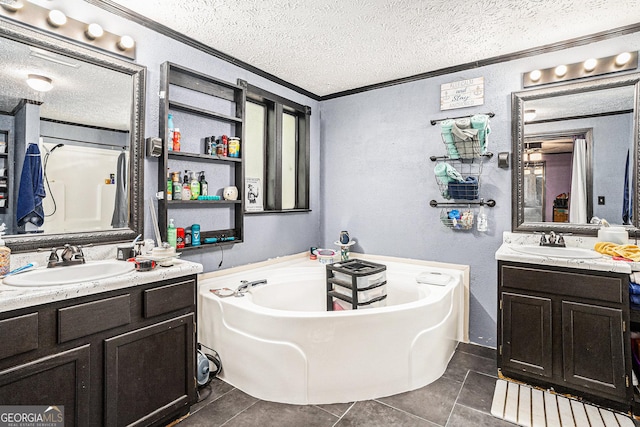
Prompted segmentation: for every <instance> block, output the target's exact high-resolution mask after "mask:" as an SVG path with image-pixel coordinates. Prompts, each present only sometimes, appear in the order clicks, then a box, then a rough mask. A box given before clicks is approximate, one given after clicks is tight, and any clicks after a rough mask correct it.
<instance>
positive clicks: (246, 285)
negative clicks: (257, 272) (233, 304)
mask: <svg viewBox="0 0 640 427" xmlns="http://www.w3.org/2000/svg"><path fill="white" fill-rule="evenodd" d="M240 283H241V285H240V286H238V288H237V289H236V296H237V297H241V296H243V295H244V294H245V293H246V292H248V291H249V289H251V288H252V287H254V286H257V285H266V284H267V279H261V280H254V281H253V282H248V281H246V280H241V281H240Z"/></svg>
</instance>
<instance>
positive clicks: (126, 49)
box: [0, 0, 136, 59]
mask: <svg viewBox="0 0 640 427" xmlns="http://www.w3.org/2000/svg"><path fill="white" fill-rule="evenodd" d="M19 3H20V4H21V5H22V7H18V8H16V7H15V6H14V5H5V4H3V3H2V0H0V6H2V7H0V17H5V18H9V19H11V20H14V21H17V22H19V23H21V24H26V25H29V26H31V27H35V28H37V29H40V30H45V31H49V32H52V33H55V34H56V35H59V36H62V37H65V38H68V39H71V40H73V41H77V42H81V43H83V44H86V45H89V46H93V47H96V48H98V49H102V50H105V51H107V52H110V53H114V54H116V55H119V56H124V57H126V58H129V59H135V58H136V45H135V42H134V40H133V39H132V38H131V37H129V36H119V35H117V34H113V33H110V32H108V31H105V30H104V29H103V28H102V27H101V26H100V25H99V24H97V23H89V24H87V23H85V22H81V21H78V20H76V19H73V18H69V17H68V16H65V14H64V12H63V11H60V10H49V9H47V8H45V7H41V6H38V5H37V4H34V3H31V2H26V1H23V0H19Z"/></svg>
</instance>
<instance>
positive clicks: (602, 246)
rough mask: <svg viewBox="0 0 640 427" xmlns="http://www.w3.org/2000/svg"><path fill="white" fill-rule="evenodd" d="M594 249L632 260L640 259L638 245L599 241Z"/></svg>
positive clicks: (637, 260)
mask: <svg viewBox="0 0 640 427" xmlns="http://www.w3.org/2000/svg"><path fill="white" fill-rule="evenodd" d="M593 249H594V250H595V251H596V252H599V253H601V254H604V255H609V256H612V257H614V256H619V257H622V258H626V259H630V260H631V261H635V262H639V261H640V248H639V247H638V246H636V245H618V244H616V243H611V242H598V243H596V244H595V246H594V247H593Z"/></svg>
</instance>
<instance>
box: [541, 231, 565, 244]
mask: <svg viewBox="0 0 640 427" xmlns="http://www.w3.org/2000/svg"><path fill="white" fill-rule="evenodd" d="M540 246H555V247H561V248H564V247H565V246H566V245H565V242H564V236H563V235H562V233H558V234H556V232H555V231H553V230H552V231H550V232H549V238H547V236H545V234H544V232H543V233H542V236H540Z"/></svg>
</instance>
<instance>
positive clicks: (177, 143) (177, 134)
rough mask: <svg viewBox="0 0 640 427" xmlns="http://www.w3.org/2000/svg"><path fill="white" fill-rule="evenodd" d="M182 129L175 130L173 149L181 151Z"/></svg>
mask: <svg viewBox="0 0 640 427" xmlns="http://www.w3.org/2000/svg"><path fill="white" fill-rule="evenodd" d="M180 137H181V135H180V129H178V128H175V129H174V130H173V151H180Z"/></svg>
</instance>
